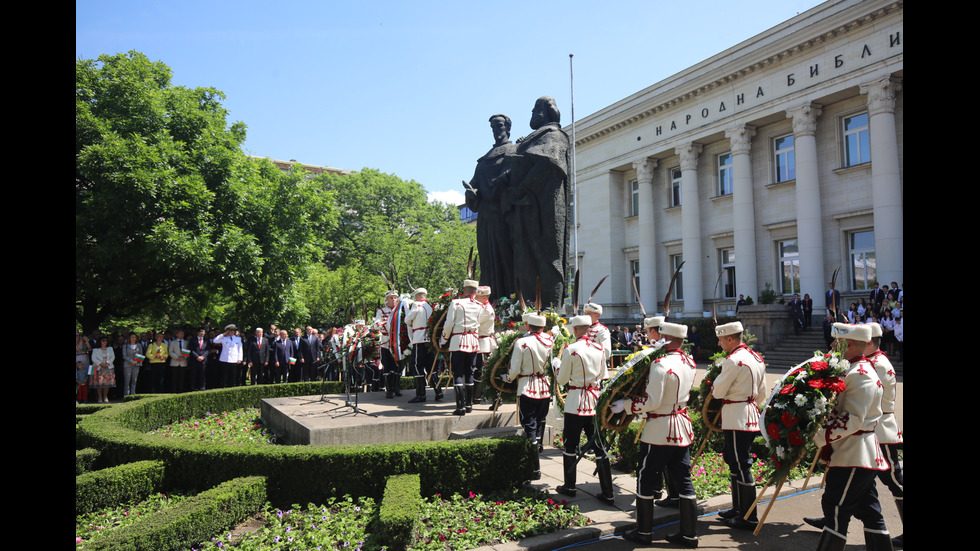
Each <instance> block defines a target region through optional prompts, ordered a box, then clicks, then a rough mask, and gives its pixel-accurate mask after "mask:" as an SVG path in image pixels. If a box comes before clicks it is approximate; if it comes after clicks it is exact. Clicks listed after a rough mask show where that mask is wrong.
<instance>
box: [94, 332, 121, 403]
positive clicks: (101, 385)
mask: <svg viewBox="0 0 980 551" xmlns="http://www.w3.org/2000/svg"><path fill="white" fill-rule="evenodd" d="M115 361H116V354H115V353H114V352H113V351H112V348H109V338H108V337H102V338H101V339H99V347H98V348H96V349H95V350H93V351H92V365H93V366H94V369H93V373H92V376H91V382H90V383H89V387H90V388H94V389H95V391H96V393H97V400H98V401H99V402H105V403H108V402H109V397H108V396H107V395H108V393H109V389H110V388H112V387H114V386H116V371H115V369H114V368H113V362H115Z"/></svg>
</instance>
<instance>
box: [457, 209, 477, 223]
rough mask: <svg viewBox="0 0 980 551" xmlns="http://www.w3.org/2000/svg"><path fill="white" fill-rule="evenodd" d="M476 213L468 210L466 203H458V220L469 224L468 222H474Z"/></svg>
mask: <svg viewBox="0 0 980 551" xmlns="http://www.w3.org/2000/svg"><path fill="white" fill-rule="evenodd" d="M476 217H477V213H475V212H473V211H472V210H470V208H469V207H467V206H466V205H460V207H459V221H460V222H463V223H464V224H469V223H470V222H476Z"/></svg>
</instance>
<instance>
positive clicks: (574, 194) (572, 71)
mask: <svg viewBox="0 0 980 551" xmlns="http://www.w3.org/2000/svg"><path fill="white" fill-rule="evenodd" d="M573 55H574V54H568V80H569V84H570V86H571V96H572V175H571V176H572V178H571V183H572V203H573V207H572V218H573V221H574V224H573V227H572V233H573V235H574V239H575V272H576V273H577V272H578V186H577V185H575V67H574V65H573V63H572V57H573Z"/></svg>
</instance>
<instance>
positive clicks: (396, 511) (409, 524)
mask: <svg viewBox="0 0 980 551" xmlns="http://www.w3.org/2000/svg"><path fill="white" fill-rule="evenodd" d="M421 508H422V494H421V484H420V482H419V475H417V474H405V475H398V476H392V477H390V478H389V479H388V483H387V484H386V485H385V493H384V499H383V501H382V502H381V510H380V512H379V515H378V524H379V526H380V529H379V532H380V535H381V537H382V538H384V541H385V543H387V544H388V545H389V546H391V548H392V549H396V550H397V549H405V548H406V547H407V546H408V545H409V544H410V543H411V542H412V539H413V537H414V533H415V524H416V522H417V521H418V517H419V511H420V510H421Z"/></svg>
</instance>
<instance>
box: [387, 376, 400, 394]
mask: <svg viewBox="0 0 980 551" xmlns="http://www.w3.org/2000/svg"><path fill="white" fill-rule="evenodd" d="M401 382H402V377H401V375H399V374H398V373H392V374H391V375H390V376H389V379H388V385H389V386H388V388H389V389H391V391H392V392H394V393H395V396H401V395H402V389H400V388H398V387H399V386H400V384H401Z"/></svg>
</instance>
